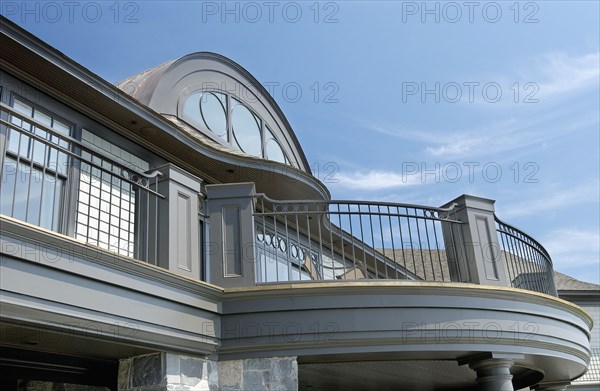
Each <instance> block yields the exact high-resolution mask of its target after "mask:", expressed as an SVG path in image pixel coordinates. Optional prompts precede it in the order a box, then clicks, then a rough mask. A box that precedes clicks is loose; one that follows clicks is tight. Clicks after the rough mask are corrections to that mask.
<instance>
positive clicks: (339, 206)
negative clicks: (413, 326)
mask: <svg viewBox="0 0 600 391" xmlns="http://www.w3.org/2000/svg"><path fill="white" fill-rule="evenodd" d="M254 216H255V217H254V218H255V227H256V230H257V237H256V241H257V252H256V255H257V270H256V271H257V282H259V283H260V282H281V281H293V280H341V279H406V280H421V281H456V280H459V279H460V281H465V282H467V281H469V277H468V270H458V269H460V267H459V264H458V263H454V262H449V261H448V253H450V256H451V258H453V259H458V258H459V257H460V255H459V254H461V253H463V254H464V251H465V250H464V248H462V249H461V248H459V247H460V246H462V245H464V240H463V239H462V230H461V229H457V228H458V226H460V225H461V224H463V223H462V222H460V221H458V220H456V218H455V217H454V206H452V207H450V208H447V209H444V208H433V207H425V206H420V205H409V204H397V203H377V202H362V201H275V200H272V199H269V198H268V197H266V196H265V195H263V194H261V195H258V196H257V201H256V212H255V214H254ZM443 231H444V232H447V234H446V236H448V237H446V238H444V233H443ZM444 239H446V240H444ZM457 244H458V246H457ZM458 276H463V277H458Z"/></svg>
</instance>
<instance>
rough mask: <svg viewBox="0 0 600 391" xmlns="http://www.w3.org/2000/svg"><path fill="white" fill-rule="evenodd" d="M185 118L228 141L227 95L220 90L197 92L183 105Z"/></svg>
mask: <svg viewBox="0 0 600 391" xmlns="http://www.w3.org/2000/svg"><path fill="white" fill-rule="evenodd" d="M183 116H184V118H183V119H184V120H186V121H188V122H189V123H190V124H192V125H194V126H195V127H197V128H199V129H203V128H206V129H208V130H209V131H210V132H212V133H213V134H215V135H216V136H217V137H219V138H221V139H223V140H225V141H227V140H228V135H227V97H226V96H225V95H224V94H221V93H219V92H195V93H193V94H191V95H190V96H189V97H188V98H187V99H186V101H185V104H184V105H183Z"/></svg>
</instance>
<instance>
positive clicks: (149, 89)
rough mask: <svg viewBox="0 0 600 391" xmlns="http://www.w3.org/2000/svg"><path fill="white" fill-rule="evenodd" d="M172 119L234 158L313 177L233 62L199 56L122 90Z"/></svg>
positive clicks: (276, 113) (284, 124) (266, 98)
mask: <svg viewBox="0 0 600 391" xmlns="http://www.w3.org/2000/svg"><path fill="white" fill-rule="evenodd" d="M118 86H119V88H121V89H122V90H124V91H126V92H127V93H129V94H130V95H131V96H133V97H134V98H136V99H137V100H139V101H140V102H141V103H143V104H145V105H147V106H149V107H150V108H152V109H153V110H155V111H157V112H158V113H160V114H162V115H164V116H166V117H167V118H170V117H174V118H176V119H177V120H179V121H183V122H185V123H186V124H187V125H189V126H191V127H193V128H194V129H195V130H197V131H198V132H200V133H202V135H204V136H206V137H208V138H209V139H210V140H212V141H214V142H216V143H219V144H221V145H222V146H224V147H226V149H229V150H230V151H231V152H232V153H236V154H238V153H240V152H241V153H243V154H246V155H248V156H252V157H257V158H262V159H267V160H271V161H275V162H279V163H283V164H287V165H290V166H293V167H296V168H298V169H300V170H302V171H305V172H307V173H310V169H309V165H308V163H307V160H306V157H305V155H304V152H303V151H302V148H301V147H300V144H299V142H298V139H297V138H296V136H295V134H294V132H293V130H292V128H291V126H290V124H289V122H288V121H287V119H286V118H285V116H284V115H283V112H282V111H281V109H280V108H279V106H278V105H277V103H276V102H275V100H274V99H273V98H272V97H271V96H270V95H269V93H268V92H267V91H266V90H265V88H264V87H263V86H262V85H261V84H260V83H259V82H258V81H257V80H256V79H255V78H254V77H253V76H252V75H251V74H250V73H249V72H248V71H246V70H245V69H244V68H242V67H241V66H240V65H238V64H237V63H235V62H233V61H232V60H230V59H228V58H226V57H224V56H221V55H218V54H215V53H208V52H198V53H193V54H189V55H187V56H184V57H182V58H180V59H178V60H174V61H169V62H167V63H164V64H162V65H160V66H158V67H156V68H153V69H150V70H148V71H145V72H142V73H140V74H138V75H135V76H133V77H131V78H129V79H126V80H124V81H122V82H121V83H119V84H118Z"/></svg>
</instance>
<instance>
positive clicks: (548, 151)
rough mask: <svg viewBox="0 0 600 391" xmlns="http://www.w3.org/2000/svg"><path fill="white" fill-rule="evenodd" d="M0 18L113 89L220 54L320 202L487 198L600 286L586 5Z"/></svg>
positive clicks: (589, 6)
mask: <svg viewBox="0 0 600 391" xmlns="http://www.w3.org/2000/svg"><path fill="white" fill-rule="evenodd" d="M67 4H69V5H67ZM1 7H2V14H3V15H5V16H7V17H8V18H10V19H11V20H13V21H14V22H16V23H17V24H19V25H20V26H22V27H23V28H25V29H27V30H28V31H30V32H32V33H33V34H35V35H37V36H38V37H39V38H41V39H42V40H44V41H46V42H48V43H49V44H50V45H52V46H54V47H55V48H57V49H58V50H60V51H62V52H63V53H64V54H66V55H67V56H69V57H71V58H73V59H74V60H75V61H77V62H79V63H80V64H82V65H83V66H85V67H87V68H88V69H90V70H91V71H92V72H94V73H96V74H98V75H100V76H101V77H103V78H105V79H106V80H108V81H110V82H117V81H119V80H122V79H124V78H126V77H128V76H130V75H133V74H135V73H138V72H140V71H142V70H144V69H147V68H151V67H154V66H156V65H158V64H160V63H162V62H164V61H167V60H172V59H175V58H178V57H180V56H183V55H185V54H188V53H191V52H196V51H213V52H217V53H220V54H223V55H225V56H228V57H230V58H231V59H233V60H234V61H236V62H238V63H239V64H240V65H242V66H243V67H245V68H246V69H247V70H248V71H250V73H252V74H253V75H254V76H255V77H256V78H257V79H258V80H259V81H260V82H261V83H263V84H264V85H266V86H268V87H269V89H270V91H271V92H272V95H273V96H274V98H275V100H276V101H277V102H278V103H279V105H280V106H281V108H282V109H283V111H284V113H285V114H286V116H287V117H288V120H289V121H290V123H291V124H292V126H293V128H294V130H295V132H296V134H297V136H298V138H299V140H300V142H301V144H302V145H303V147H304V150H305V153H306V155H307V157H308V160H309V162H310V163H311V164H312V168H313V170H314V174H315V175H316V176H318V177H319V178H320V179H322V180H323V181H325V182H326V184H327V186H328V187H329V189H330V190H331V193H332V196H333V198H335V199H366V200H387V201H393V202H406V203H419V204H425V205H433V206H439V205H442V204H444V203H446V202H447V201H450V200H451V199H453V198H455V197H456V196H458V195H461V194H464V193H467V194H473V195H478V196H483V197H488V198H492V199H495V200H496V211H497V214H498V215H499V217H500V218H502V219H504V220H506V221H508V222H510V223H511V224H513V225H515V226H517V227H519V228H521V229H523V230H524V231H525V232H528V233H530V234H531V235H532V236H534V237H535V238H536V239H538V240H539V241H540V242H541V243H542V244H543V245H544V246H545V247H546V248H547V249H548V250H549V251H550V253H551V255H552V258H553V261H554V263H555V268H556V269H557V270H559V271H562V272H564V273H567V274H570V275H572V276H575V277H577V278H579V279H582V280H585V281H590V282H596V283H599V282H600V281H599V280H600V253H599V248H600V233H599V231H600V229H599V225H600V222H599V218H600V209H599V201H600V194H599V192H600V182H599V181H600V179H599V177H600V172H599V171H600V157H599V150H600V140H599V134H600V121H599V107H600V101H599V100H600V76H599V68H600V60H599V52H600V42H599V40H600V38H599V37H600V31H599V19H600V16H599V15H600V9H599V2H597V1H579V2H577V1H569V2H567V1H535V2H532V1H529V2H527V1H523V2H515V1H506V2H504V1H497V2H477V1H475V2H462V1H459V2H434V1H430V2H427V3H423V2H421V1H418V2H411V1H397V2H392V1H385V2H383V1H382V2H366V1H342V2H314V1H306V2H304V1H298V2H279V1H272V2H267V1H258V2H235V1H229V2H226V3H225V2H222V1H217V2H213V1H204V2H202V1H140V2H135V1H121V2H115V1H107V2H103V1H98V2H71V3H68V2H61V1H59V2H22V1H18V2H10V1H3V2H2V5H1ZM299 93H300V94H299Z"/></svg>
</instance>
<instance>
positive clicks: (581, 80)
mask: <svg viewBox="0 0 600 391" xmlns="http://www.w3.org/2000/svg"><path fill="white" fill-rule="evenodd" d="M534 64H535V66H534V67H533V68H532V69H531V70H529V71H525V72H522V75H523V77H524V78H529V79H531V80H532V81H535V79H536V78H538V79H539V75H542V76H543V77H544V78H543V79H542V80H540V81H539V82H538V84H539V86H540V92H539V94H540V100H541V99H550V98H558V99H560V98H563V97H565V95H566V94H570V93H576V92H580V91H585V90H588V89H590V88H598V85H599V83H600V53H599V52H596V53H588V54H584V55H582V56H578V57H577V56H568V55H567V54H566V53H546V54H543V55H541V56H538V57H537V58H536V59H534Z"/></svg>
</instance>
